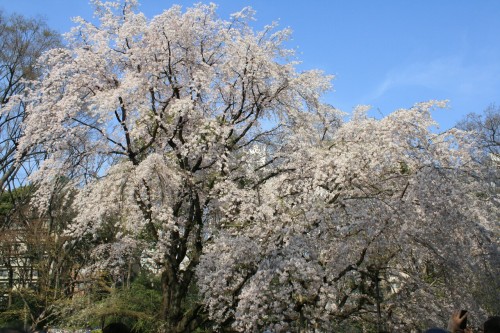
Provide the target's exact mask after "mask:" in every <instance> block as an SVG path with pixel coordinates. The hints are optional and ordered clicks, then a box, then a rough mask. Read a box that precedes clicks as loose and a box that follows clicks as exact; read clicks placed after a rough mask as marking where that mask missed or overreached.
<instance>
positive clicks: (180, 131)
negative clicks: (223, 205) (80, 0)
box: [21, 1, 330, 331]
mask: <svg viewBox="0 0 500 333" xmlns="http://www.w3.org/2000/svg"><path fill="white" fill-rule="evenodd" d="M94 5H95V6H96V15H97V17H98V19H99V25H97V26H96V25H94V24H92V23H90V22H86V21H84V20H83V19H77V23H78V24H79V25H78V26H77V27H76V28H74V29H73V30H72V31H71V33H69V34H68V36H67V39H68V48H60V49H57V50H54V51H51V52H48V53H46V54H45V56H44V57H43V58H42V59H41V61H40V64H41V66H42V71H43V73H44V76H43V78H42V79H41V80H40V81H39V83H38V85H37V87H36V88H35V89H33V93H32V94H31V96H30V97H29V98H28V100H27V101H26V103H27V104H28V105H29V109H28V110H29V115H28V120H27V125H26V133H27V134H26V136H25V137H24V140H23V141H22V143H21V146H22V147H25V146H33V145H35V146H36V145H39V146H43V147H44V149H46V150H47V152H48V157H47V159H46V160H45V161H44V163H43V164H42V165H41V167H40V169H39V170H38V172H37V174H36V175H34V176H33V178H32V179H33V180H34V181H37V182H38V183H39V195H38V199H39V200H38V201H37V205H38V206H39V207H40V208H41V209H43V207H44V206H46V205H47V202H46V198H47V194H48V193H50V192H51V188H52V184H53V182H54V181H56V180H57V179H59V178H60V177H61V176H66V177H68V178H69V179H71V180H72V184H73V186H75V188H77V189H78V190H79V194H78V195H77V197H76V199H75V209H76V210H77V211H78V216H77V217H76V218H75V220H74V223H73V224H72V225H71V226H70V228H69V231H68V233H69V234H71V235H72V236H73V237H75V239H87V238H89V237H90V239H91V241H93V242H95V244H96V251H101V252H99V253H106V254H107V257H108V259H107V262H100V263H101V264H109V265H113V266H114V267H116V268H117V269H119V268H120V267H123V266H126V265H127V264H128V261H129V260H135V259H137V258H134V254H136V253H140V262H141V263H142V264H143V265H144V266H148V265H149V267H151V268H152V269H157V270H159V271H160V272H161V275H162V288H163V309H162V318H163V319H164V320H165V321H166V323H167V325H168V330H169V331H185V330H188V329H189V327H193V326H196V324H197V322H196V321H197V320H201V319H203V317H202V316H199V315H198V314H199V312H200V311H201V310H202V307H201V306H199V307H196V308H193V309H190V310H191V311H187V312H186V311H185V309H183V302H184V299H185V297H186V294H187V290H188V288H189V286H190V285H191V284H192V283H194V281H195V280H194V274H195V268H196V267H197V266H198V264H199V261H200V257H201V255H202V251H203V247H204V246H205V243H206V242H207V241H208V237H209V236H208V234H207V231H206V230H205V228H206V227H207V225H208V224H209V223H210V221H211V220H212V217H211V216H210V215H208V214H209V212H210V211H211V210H210V209H209V207H210V205H211V203H212V201H213V198H212V190H213V188H214V186H215V185H216V184H218V183H220V182H221V181H223V180H224V179H226V178H227V177H229V176H230V175H233V174H235V172H237V170H240V169H245V168H246V166H247V165H253V166H254V168H259V167H262V168H263V169H262V170H267V169H270V165H271V164H274V162H272V161H271V162H269V161H267V160H266V161H264V163H265V164H264V165H261V166H259V165H258V163H259V160H261V159H259V158H256V154H255V153H254V151H255V149H252V148H253V147H254V146H256V147H260V146H259V145H260V144H261V143H262V145H263V146H265V145H266V142H267V141H271V138H272V137H274V136H277V135H279V134H280V133H282V132H283V131H282V129H281V128H282V125H281V124H280V122H281V121H283V122H293V121H296V122H299V121H300V119H299V118H298V117H302V115H301V113H302V111H303V110H304V108H305V107H307V108H308V109H310V112H316V111H321V112H326V110H327V109H329V108H328V107H327V106H324V105H322V104H321V103H320V102H319V97H320V96H321V94H322V92H323V91H324V90H326V89H328V88H329V87H330V82H329V81H330V77H327V76H324V75H323V74H322V73H321V72H319V71H310V72H304V73H298V72H297V71H296V70H295V68H294V65H295V63H294V62H293V61H290V60H288V59H289V57H290V56H291V55H292V52H291V51H289V50H287V49H285V48H284V47H283V42H284V41H286V40H287V38H288V36H289V30H286V29H285V30H281V31H275V29H274V26H273V25H272V26H267V27H265V28H264V30H263V31H260V32H254V31H253V30H252V29H251V27H250V25H249V22H250V20H251V19H252V15H253V11H252V10H251V9H249V8H245V9H243V10H242V11H241V12H239V13H236V14H234V15H233V16H231V19H230V20H229V21H224V20H221V19H219V18H217V16H216V15H215V5H197V6H195V7H194V8H190V9H187V10H186V12H184V13H183V12H182V11H181V8H180V7H178V6H174V7H172V8H171V9H169V10H167V11H165V12H163V13H162V14H160V15H158V16H156V17H154V18H153V19H152V20H150V21H148V20H147V19H146V18H145V17H144V15H143V14H141V13H137V12H135V11H134V7H135V5H136V4H135V2H134V1H128V2H126V3H125V4H118V3H101V2H100V1H94ZM295 118H297V119H295ZM256 163H257V164H256ZM276 163H278V161H276ZM275 173H276V171H274V170H273V171H270V173H269V174H268V175H267V177H272V176H273V175H274V174H275ZM242 181H244V179H242ZM129 254H130V255H129ZM97 257H98V258H99V259H103V258H102V256H97Z"/></svg>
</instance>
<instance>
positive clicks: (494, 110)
mask: <svg viewBox="0 0 500 333" xmlns="http://www.w3.org/2000/svg"><path fill="white" fill-rule="evenodd" d="M457 128H460V129H463V130H467V131H471V132H473V133H475V134H476V135H477V139H478V142H479V144H480V147H481V148H482V149H483V150H484V152H486V153H487V154H488V155H489V157H490V158H491V159H492V160H493V161H496V162H497V163H498V162H500V107H498V106H496V105H494V104H491V105H490V106H488V107H487V108H486V109H485V110H484V112H483V113H481V114H478V113H469V114H468V115H466V116H465V118H464V119H463V120H461V121H460V122H459V123H458V124H457Z"/></svg>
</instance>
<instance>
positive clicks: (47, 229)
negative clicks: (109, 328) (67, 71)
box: [0, 13, 78, 327]
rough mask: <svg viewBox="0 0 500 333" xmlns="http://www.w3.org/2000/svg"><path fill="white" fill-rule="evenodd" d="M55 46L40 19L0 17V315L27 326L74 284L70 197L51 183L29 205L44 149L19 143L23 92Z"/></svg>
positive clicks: (42, 318)
mask: <svg viewBox="0 0 500 333" xmlns="http://www.w3.org/2000/svg"><path fill="white" fill-rule="evenodd" d="M61 45H62V41H61V37H60V35H59V34H58V33H57V32H56V31H54V30H52V29H50V28H49V27H48V26H47V24H46V22H45V21H44V20H42V19H33V18H26V17H23V16H21V15H17V14H13V15H10V16H6V15H4V14H3V13H2V14H1V15H0V188H1V189H0V193H1V200H2V211H1V218H2V220H1V225H0V229H1V230H2V232H1V234H2V237H1V243H0V248H1V251H2V256H1V262H0V264H1V265H2V269H3V270H6V272H7V281H6V285H5V287H6V290H5V292H6V294H7V295H8V297H7V299H6V302H5V303H4V304H2V306H3V307H4V310H6V311H5V312H4V313H3V314H4V315H5V316H7V317H5V316H4V318H2V319H5V320H7V321H8V320H21V321H25V322H26V323H29V324H30V325H33V327H35V326H36V325H38V324H41V323H43V322H44V321H46V320H47V316H50V311H48V309H49V308H50V307H51V306H52V304H53V302H54V300H57V299H59V298H60V297H63V296H64V297H65V296H67V295H69V294H70V293H71V289H72V288H74V281H71V277H72V276H73V275H72V274H74V272H73V271H72V270H73V269H74V267H75V265H73V262H72V260H75V259H76V256H72V255H70V254H69V253H70V251H67V249H68V248H66V249H65V248H63V245H64V243H65V238H64V237H63V236H61V233H62V229H63V228H64V226H65V223H67V222H68V220H70V219H71V210H67V207H65V206H64V203H63V201H61V198H62V196H66V198H68V197H71V195H70V194H69V193H68V192H64V193H63V192H61V193H59V192H57V190H58V189H59V188H60V187H59V185H57V186H55V187H54V189H55V191H53V192H52V193H49V194H48V196H47V197H46V200H47V203H48V206H47V207H48V209H47V210H45V211H44V213H45V214H39V212H37V211H36V210H34V209H33V205H32V202H31V199H32V194H33V192H34V190H35V188H36V187H35V186H32V185H31V184H30V183H29V182H28V176H29V175H30V174H31V173H32V172H33V170H34V169H36V167H37V165H38V163H39V161H40V160H41V159H43V157H44V152H43V151H41V150H39V149H37V148H40V147H33V146H24V147H23V148H22V149H21V148H20V146H19V142H20V140H21V138H22V137H23V136H24V126H25V124H24V121H25V119H26V108H25V104H24V101H23V97H24V96H25V93H26V90H27V89H28V87H29V86H30V84H31V83H32V82H33V81H34V80H37V79H38V78H39V77H40V75H41V74H42V73H41V71H40V69H39V66H38V62H37V61H38V58H39V57H40V56H41V55H42V54H43V53H44V52H46V51H48V50H49V49H52V48H56V47H60V46H61ZM59 183H60V182H59ZM74 263H76V264H77V263H78V261H76V260H75V262H74Z"/></svg>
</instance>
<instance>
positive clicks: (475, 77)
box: [0, 0, 500, 129]
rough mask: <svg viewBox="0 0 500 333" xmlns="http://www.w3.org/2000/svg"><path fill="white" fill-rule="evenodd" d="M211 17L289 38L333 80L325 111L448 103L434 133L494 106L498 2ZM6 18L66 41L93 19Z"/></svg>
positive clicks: (155, 7) (225, 11) (295, 7)
mask: <svg viewBox="0 0 500 333" xmlns="http://www.w3.org/2000/svg"><path fill="white" fill-rule="evenodd" d="M196 2H199V1H187V0H177V1H165V0H142V2H141V3H142V5H141V7H140V10H141V11H143V12H144V13H145V14H146V15H147V16H148V17H149V18H151V17H153V16H154V15H156V14H159V13H161V12H162V11H163V10H164V9H167V8H169V7H170V6H171V5H172V4H180V5H182V6H183V7H189V6H191V5H192V4H193V3H196ZM213 2H215V3H217V4H218V5H219V11H218V12H219V15H220V16H221V17H222V18H228V17H229V14H230V13H233V12H236V11H239V10H240V9H241V8H243V7H245V6H252V7H253V8H254V9H255V10H256V11H257V15H256V17H257V22H256V23H255V24H256V27H261V26H263V25H266V24H269V23H271V22H272V21H275V20H278V21H279V23H280V27H290V28H292V30H293V31H294V33H293V40H292V42H291V44H290V45H292V46H294V47H297V51H298V57H299V59H300V60H302V61H303V64H302V65H301V67H300V68H301V69H312V68H318V69H322V70H324V71H325V72H326V73H329V74H334V75H336V78H335V80H334V82H333V83H334V87H335V91H334V92H333V93H331V94H329V95H328V96H325V101H326V102H328V103H330V104H332V105H334V106H336V107H338V108H340V109H342V110H344V111H347V112H349V111H351V110H352V108H353V107H354V106H355V105H358V104H370V105H372V106H373V108H374V109H375V110H378V111H377V113H378V114H388V113H390V112H392V111H393V110H395V109H397V108H400V107H409V106H411V105H413V104H414V103H416V102H419V101H424V100H429V99H449V100H450V109H449V110H443V111H437V112H435V113H434V116H435V118H436V119H437V120H438V122H439V123H440V124H441V129H447V128H449V127H451V126H452V125H453V124H455V123H456V122H457V120H459V119H461V118H462V117H463V115H464V114H466V113H468V112H481V111H482V110H484V109H485V108H486V107H487V106H488V105H489V104H491V103H496V104H500V19H499V17H500V0H475V1H474V0H419V1H415V0H384V1H382V0H352V1H341V0H309V1H303V0H300V1H299V0H296V1H293V0H219V1H213ZM0 8H1V9H3V10H4V12H5V13H6V14H9V13H12V12H17V13H20V14H23V15H25V16H35V15H40V16H42V17H45V18H46V19H47V21H48V24H49V25H50V26H51V27H52V28H54V29H56V30H58V31H60V32H61V33H63V32H67V31H68V30H69V29H70V28H71V27H72V26H73V23H72V22H71V20H70V18H71V17H74V16H77V15H79V16H82V17H84V18H86V19H91V18H92V8H91V7H90V5H88V1H87V0H0Z"/></svg>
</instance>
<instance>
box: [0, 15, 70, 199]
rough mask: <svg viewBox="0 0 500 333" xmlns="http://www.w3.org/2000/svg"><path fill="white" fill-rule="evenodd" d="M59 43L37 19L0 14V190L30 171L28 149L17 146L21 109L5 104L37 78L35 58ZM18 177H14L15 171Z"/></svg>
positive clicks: (22, 116)
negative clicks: (21, 149)
mask: <svg viewBox="0 0 500 333" xmlns="http://www.w3.org/2000/svg"><path fill="white" fill-rule="evenodd" d="M60 45H61V38H60V35H59V34H58V33H57V32H56V31H54V30H51V29H50V28H49V27H48V26H47V24H46V23H45V21H43V20H41V19H30V18H25V17H23V16H21V15H17V14H13V15H11V16H5V15H4V14H3V13H0V140H1V142H0V176H1V177H0V191H2V192H3V191H5V190H6V189H8V188H9V187H10V188H12V187H17V186H19V185H21V184H23V181H24V180H25V179H26V176H27V175H28V174H29V173H30V169H31V165H30V163H27V160H28V159H29V158H30V157H32V153H33V152H32V151H30V150H29V147H26V148H25V149H24V150H23V151H20V150H19V149H18V146H19V140H20V138H21V136H22V135H23V127H22V124H23V121H24V119H25V116H26V114H25V109H24V105H23V103H22V102H21V101H12V103H11V105H10V107H9V108H7V109H6V108H5V104H6V103H7V102H9V101H10V99H11V97H12V96H18V95H22V94H23V92H24V90H25V88H26V87H27V85H28V84H29V82H30V81H31V80H35V79H37V78H38V77H39V75H40V71H39V70H38V69H37V66H36V65H37V59H38V58H39V57H40V56H41V55H42V53H43V52H45V51H47V50H49V49H51V48H54V47H58V46H60ZM20 171H21V172H22V175H21V176H20V177H16V175H17V173H18V172H20Z"/></svg>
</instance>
